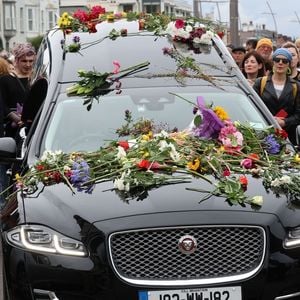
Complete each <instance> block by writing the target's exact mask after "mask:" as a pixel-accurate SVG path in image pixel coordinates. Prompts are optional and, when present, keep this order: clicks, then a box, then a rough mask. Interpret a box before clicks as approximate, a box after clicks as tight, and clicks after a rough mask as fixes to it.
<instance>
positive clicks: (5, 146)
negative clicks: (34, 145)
mask: <svg viewBox="0 0 300 300" xmlns="http://www.w3.org/2000/svg"><path fill="white" fill-rule="evenodd" d="M16 154H17V144H16V141H15V139H13V138H11V137H3V138H0V163H1V164H10V163H12V162H14V161H16Z"/></svg>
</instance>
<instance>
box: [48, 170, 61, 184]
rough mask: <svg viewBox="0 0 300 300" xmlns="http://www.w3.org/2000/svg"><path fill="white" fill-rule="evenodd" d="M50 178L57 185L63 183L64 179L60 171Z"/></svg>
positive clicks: (53, 173)
mask: <svg viewBox="0 0 300 300" xmlns="http://www.w3.org/2000/svg"><path fill="white" fill-rule="evenodd" d="M50 177H51V179H52V180H54V181H55V182H56V183H59V182H61V179H62V177H61V175H60V173H59V172H58V171H54V172H52V173H51V176H50Z"/></svg>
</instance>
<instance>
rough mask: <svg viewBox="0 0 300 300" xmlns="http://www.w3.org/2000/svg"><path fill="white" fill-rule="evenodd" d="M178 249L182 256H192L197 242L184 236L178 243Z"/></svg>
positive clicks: (188, 236) (191, 237)
mask: <svg viewBox="0 0 300 300" xmlns="http://www.w3.org/2000/svg"><path fill="white" fill-rule="evenodd" d="M178 248H179V250H180V252H181V253H183V254H192V253H194V252H195V251H196V249H197V240H196V239H195V238H194V237H193V236H191V235H184V236H182V237H181V238H180V239H179V241H178Z"/></svg>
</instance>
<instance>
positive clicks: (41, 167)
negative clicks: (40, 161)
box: [35, 165, 45, 171]
mask: <svg viewBox="0 0 300 300" xmlns="http://www.w3.org/2000/svg"><path fill="white" fill-rule="evenodd" d="M35 168H36V169H37V170H38V171H44V170H45V166H44V165H36V166H35Z"/></svg>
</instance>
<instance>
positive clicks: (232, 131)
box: [219, 121, 243, 148]
mask: <svg viewBox="0 0 300 300" xmlns="http://www.w3.org/2000/svg"><path fill="white" fill-rule="evenodd" d="M224 124H225V126H224V127H223V128H222V129H221V131H220V134H219V140H220V141H221V142H222V143H223V145H224V146H225V147H228V148H240V147H241V146H242V145H243V135H242V134H241V133H240V132H239V131H238V130H237V128H236V127H235V126H234V125H233V123H232V122H231V121H224Z"/></svg>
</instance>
